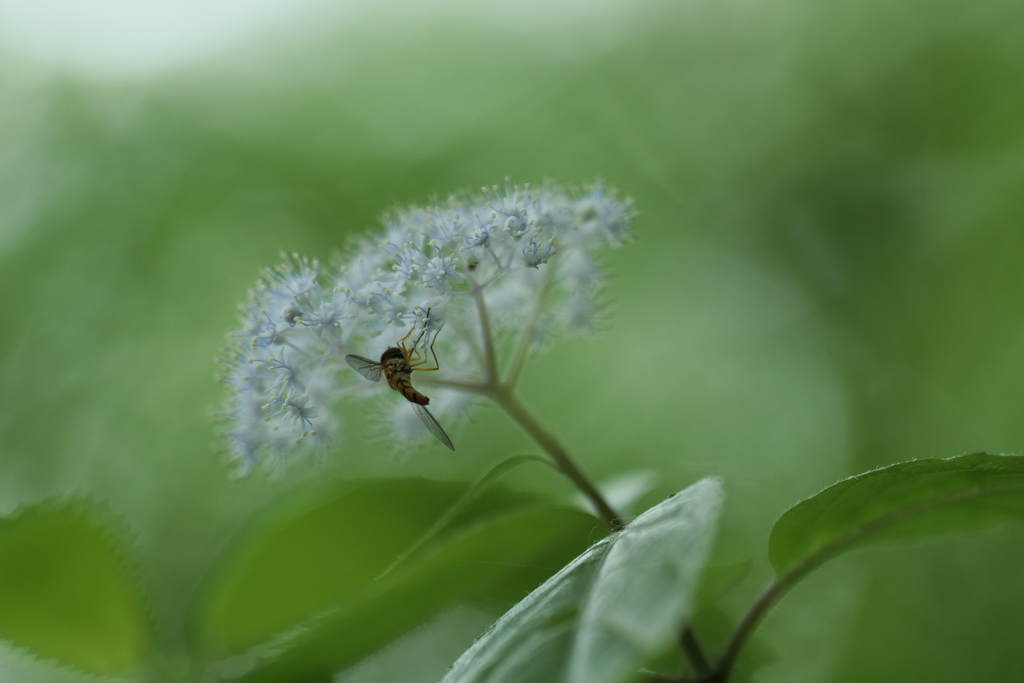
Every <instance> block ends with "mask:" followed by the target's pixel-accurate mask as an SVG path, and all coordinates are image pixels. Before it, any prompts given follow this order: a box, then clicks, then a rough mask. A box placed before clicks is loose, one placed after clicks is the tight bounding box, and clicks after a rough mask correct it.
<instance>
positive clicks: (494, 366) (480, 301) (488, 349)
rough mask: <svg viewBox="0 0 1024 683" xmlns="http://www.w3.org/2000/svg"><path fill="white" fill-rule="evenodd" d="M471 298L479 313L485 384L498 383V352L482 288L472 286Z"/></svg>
mask: <svg viewBox="0 0 1024 683" xmlns="http://www.w3.org/2000/svg"><path fill="white" fill-rule="evenodd" d="M473 300H474V301H475V302H476V310H477V313H478V314H479V315H480V328H481V329H482V330H483V335H484V363H485V367H484V372H486V373H487V384H491V385H493V384H497V383H498V381H499V380H498V378H499V375H498V354H497V351H496V350H495V348H494V333H493V332H491V319H490V316H488V315H487V303H486V302H485V301H484V291H483V288H481V287H478V286H474V287H473Z"/></svg>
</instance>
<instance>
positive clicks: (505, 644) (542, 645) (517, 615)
mask: <svg viewBox="0 0 1024 683" xmlns="http://www.w3.org/2000/svg"><path fill="white" fill-rule="evenodd" d="M609 545H610V544H609V539H605V540H603V541H601V542H599V543H597V544H595V545H593V546H591V547H590V548H588V549H587V551H586V552H584V553H583V554H582V555H580V556H579V557H577V558H576V559H575V560H573V561H572V562H570V563H569V564H568V565H567V566H566V567H565V568H564V569H562V570H561V571H560V572H558V573H557V574H555V575H554V576H553V577H551V578H550V579H548V580H547V582H545V583H544V584H543V585H542V586H541V587H540V588H538V589H537V590H535V591H533V592H532V593H530V594H529V595H528V596H526V598H525V599H523V600H522V601H521V602H519V603H518V604H517V605H516V606H515V607H513V608H512V609H511V610H510V611H509V612H507V613H506V614H505V615H504V616H503V617H502V618H501V619H499V620H498V621H497V622H496V623H495V624H494V625H493V626H492V627H491V628H490V629H488V631H487V632H486V633H485V634H484V635H482V636H481V637H480V638H479V639H478V640H477V641H476V643H474V644H473V646H472V647H471V648H469V649H468V650H466V652H465V653H463V655H462V656H461V657H459V659H458V660H457V661H456V662H455V664H454V665H452V668H451V669H450V670H449V671H448V673H447V675H445V677H444V679H442V681H441V683H519V682H520V681H556V680H560V679H561V678H562V675H563V673H564V670H565V667H566V664H567V663H568V660H569V656H570V652H571V650H572V644H573V629H574V626H575V621H576V615H577V612H578V610H579V606H580V603H581V602H582V601H583V598H584V596H585V595H586V593H587V589H588V588H589V587H590V584H591V582H592V580H593V577H594V575H595V573H596V572H597V569H598V566H599V564H600V562H601V560H602V559H603V558H604V556H605V554H606V553H607V552H608V548H609Z"/></svg>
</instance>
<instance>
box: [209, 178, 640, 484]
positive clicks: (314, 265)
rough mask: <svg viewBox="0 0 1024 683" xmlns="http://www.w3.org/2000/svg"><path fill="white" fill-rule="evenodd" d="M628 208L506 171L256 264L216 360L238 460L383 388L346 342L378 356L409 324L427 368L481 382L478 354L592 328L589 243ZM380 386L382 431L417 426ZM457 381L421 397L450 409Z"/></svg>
mask: <svg viewBox="0 0 1024 683" xmlns="http://www.w3.org/2000/svg"><path fill="white" fill-rule="evenodd" d="M631 218H632V211H631V209H630V202H629V201H628V200H620V199H618V198H616V196H615V195H614V193H609V192H607V191H606V190H605V189H604V188H603V187H602V186H601V185H600V184H598V185H595V186H593V187H591V188H589V189H587V190H586V191H584V192H582V193H576V194H570V193H566V192H564V191H561V190H559V189H558V188H555V187H547V186H545V187H543V188H541V189H539V190H538V189H532V188H530V186H529V185H527V186H525V187H519V186H512V185H510V183H509V182H508V180H507V179H506V182H505V187H504V190H503V191H502V189H500V188H499V187H498V186H494V187H493V188H484V191H483V196H480V197H473V198H467V199H466V200H459V199H457V198H455V197H452V198H450V199H449V202H448V205H447V206H444V207H438V206H431V207H426V208H420V207H411V208H409V209H406V210H403V211H400V212H397V213H395V214H394V215H392V216H390V217H389V218H387V219H386V220H385V225H384V230H383V233H382V234H381V233H378V234H375V235H373V236H371V237H369V238H365V239H362V240H360V241H358V242H357V243H356V244H355V245H354V248H352V249H350V250H348V251H347V252H345V253H343V254H341V255H340V257H339V258H338V259H337V260H336V262H335V263H334V265H332V266H331V267H322V266H321V264H320V263H319V262H318V261H316V260H310V259H307V258H304V257H300V256H298V255H293V256H292V257H289V258H286V259H285V261H284V263H282V264H281V265H279V266H277V267H276V268H272V269H268V270H267V271H265V273H264V274H263V277H262V278H261V280H260V281H259V283H258V284H257V286H256V288H255V289H254V290H253V291H252V292H251V293H250V296H249V298H248V300H247V301H246V302H245V303H244V304H243V305H242V306H241V311H242V314H241V320H240V323H239V325H238V327H237V328H236V329H235V330H234V331H232V332H231V333H230V334H229V337H228V347H227V350H226V352H225V353H226V356H225V358H224V360H223V363H224V366H225V372H224V374H223V377H222V379H223V382H224V383H225V384H226V385H227V387H228V395H227V400H226V405H225V407H224V410H223V412H222V413H221V415H220V418H221V422H222V423H223V425H224V429H223V437H224V442H225V446H226V448H227V450H228V451H229V453H230V456H231V459H232V460H233V461H234V462H235V463H236V464H237V466H238V470H239V473H242V474H244V473H245V472H247V471H249V470H250V469H252V467H253V466H255V465H258V464H265V465H269V464H274V463H279V462H281V461H282V460H283V459H284V458H285V457H286V456H287V455H288V454H290V453H292V452H294V451H296V450H298V449H303V450H308V449H309V448H312V447H315V446H316V445H318V444H322V443H325V442H327V441H330V440H333V439H334V438H336V437H337V434H338V429H339V424H338V419H337V416H336V415H335V414H333V411H332V410H331V406H332V404H334V403H335V402H336V401H337V400H338V399H339V398H341V397H342V396H344V395H346V394H352V395H357V396H369V395H373V394H375V393H376V394H380V393H381V392H382V391H384V390H386V389H387V384H386V383H377V384H373V383H370V382H366V381H365V380H364V379H363V378H361V377H359V376H358V375H357V374H356V373H355V372H354V371H353V370H352V369H351V368H349V367H348V366H347V365H346V364H345V361H344V358H345V355H346V354H350V353H353V354H359V355H362V356H366V357H368V358H370V359H373V360H377V359H378V358H379V357H380V354H381V353H382V352H383V351H384V350H385V349H387V348H388V347H392V346H395V345H396V343H397V342H398V341H399V340H401V339H403V338H405V337H406V335H407V334H410V333H412V334H410V336H409V337H408V338H407V343H408V344H411V343H413V342H414V340H415V339H417V338H419V339H421V340H422V341H421V343H422V344H423V346H422V347H420V348H424V349H425V347H426V341H430V342H431V343H433V342H436V345H435V348H434V351H435V352H436V355H437V357H438V359H439V361H440V364H441V368H442V372H441V373H438V374H439V375H441V376H442V377H444V378H446V379H457V380H459V381H465V382H484V381H486V380H485V377H486V376H487V374H488V373H489V372H490V371H489V367H493V364H492V365H490V366H489V365H488V363H489V361H488V356H489V354H490V357H491V358H494V357H495V356H497V355H501V356H507V355H509V354H512V353H513V347H515V346H519V345H524V347H525V348H527V349H529V348H532V347H534V346H536V344H537V343H539V342H540V341H541V340H542V339H544V338H546V337H548V336H550V335H552V334H554V333H557V332H566V333H572V332H580V331H587V330H589V329H591V327H592V325H593V323H594V321H595V319H596V316H597V315H598V314H599V306H598V302H597V299H598V290H599V287H600V284H601V273H600V269H599V267H598V265H597V263H596V262H595V259H594V252H595V251H596V250H598V249H600V248H602V247H605V246H609V245H611V246H615V245H618V244H621V243H622V241H623V240H624V239H625V238H626V236H627V233H628V228H629V223H630V220H631ZM442 326H443V327H444V332H443V333H440V332H441V327H442ZM485 327H486V328H487V329H485ZM517 335H520V336H522V335H528V337H529V338H527V339H520V340H519V343H517V342H516V341H515V338H516V336H517ZM488 379H490V380H494V379H496V378H488ZM390 393H391V394H394V396H389V397H388V398H390V399H391V400H392V401H393V405H394V406H395V408H396V412H395V419H396V422H395V424H394V430H395V432H396V433H398V434H399V435H401V434H404V433H410V434H416V435H420V434H425V433H426V432H425V430H423V429H422V426H421V425H418V424H417V422H416V420H415V419H414V418H413V417H412V413H411V412H410V411H409V410H408V409H407V408H406V407H404V406H403V405H402V404H403V403H404V400H403V399H402V397H401V396H398V395H397V393H396V392H390ZM458 393H459V392H456V391H453V390H451V389H447V390H442V389H437V388H433V389H432V391H431V395H432V397H433V398H434V399H435V400H434V401H432V402H431V408H432V409H436V410H439V411H440V414H443V415H449V414H450V413H451V412H452V411H454V410H456V409H457V408H458V407H459V406H460V405H462V406H464V405H465V402H464V401H460V399H461V398H462V397H459V396H457V395H456V394H458Z"/></svg>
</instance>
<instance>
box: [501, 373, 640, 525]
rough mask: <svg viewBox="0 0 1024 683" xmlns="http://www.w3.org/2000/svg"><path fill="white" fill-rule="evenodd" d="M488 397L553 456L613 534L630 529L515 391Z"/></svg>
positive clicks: (505, 390)
mask: <svg viewBox="0 0 1024 683" xmlns="http://www.w3.org/2000/svg"><path fill="white" fill-rule="evenodd" d="M487 395H488V396H489V397H490V398H491V400H492V401H494V402H495V403H497V404H498V405H499V406H500V407H501V408H502V409H503V410H504V411H505V412H506V413H508V414H509V417H511V418H512V419H513V420H514V421H515V423H516V424H518V425H519V426H520V427H522V429H523V431H524V432H526V433H527V434H529V435H530V437H531V438H532V439H533V440H534V441H536V442H537V445H538V446H540V447H541V448H542V449H543V450H544V452H545V453H547V454H548V455H549V456H551V459H552V460H554V461H555V464H556V465H557V466H558V469H559V470H560V471H561V472H562V474H564V475H565V476H567V477H568V478H569V479H570V480H571V481H572V483H574V484H575V485H576V488H578V489H579V490H580V491H581V492H583V495H585V496H586V497H587V498H588V499H589V500H590V502H591V503H592V504H593V505H594V507H595V508H596V509H597V514H598V516H600V517H601V519H602V520H604V522H605V524H607V525H608V526H609V527H610V528H611V530H612V531H618V530H620V529H622V528H623V527H624V526H626V521H625V519H623V518H622V516H620V515H619V514H618V513H617V512H615V510H613V509H612V507H611V506H610V505H609V504H608V501H606V500H605V499H604V496H603V495H601V492H600V491H599V490H598V489H597V486H595V485H594V483H593V482H592V481H590V479H589V478H588V477H587V475H586V474H584V473H583V470H581V469H580V468H579V466H578V465H577V464H576V462H575V461H574V460H573V459H572V456H570V455H569V452H568V451H567V450H565V447H564V446H562V444H561V443H559V441H558V439H556V438H555V436H554V435H553V434H552V433H551V432H549V431H548V430H547V429H545V428H544V427H543V426H542V425H541V424H540V422H538V421H537V419H536V418H535V417H534V416H533V415H532V414H531V413H530V412H529V411H528V410H527V409H526V406H524V405H523V404H522V403H521V402H520V401H519V398H518V397H517V396H516V395H515V393H514V392H513V391H512V390H511V389H509V388H507V387H504V386H495V387H494V388H493V389H492V390H491V391H490V392H488V394H487Z"/></svg>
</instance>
